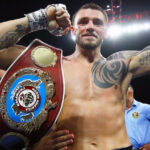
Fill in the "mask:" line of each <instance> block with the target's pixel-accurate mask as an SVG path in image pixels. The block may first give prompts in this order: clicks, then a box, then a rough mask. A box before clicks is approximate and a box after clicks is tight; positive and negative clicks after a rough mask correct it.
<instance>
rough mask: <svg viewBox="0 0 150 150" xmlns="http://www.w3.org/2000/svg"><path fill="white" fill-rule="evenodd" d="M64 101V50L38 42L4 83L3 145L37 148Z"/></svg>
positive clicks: (0, 109) (0, 97)
mask: <svg viewBox="0 0 150 150" xmlns="http://www.w3.org/2000/svg"><path fill="white" fill-rule="evenodd" d="M63 101H64V78H63V70H62V51H61V50H60V49H57V48H55V47H52V46H49V45H47V44H45V43H43V42H42V41H40V40H34V41H33V42H32V43H31V44H30V45H29V46H28V47H27V48H26V49H25V50H24V51H23V53H22V54H21V55H20V56H19V57H18V58H17V59H16V61H15V62H14V63H13V64H12V65H11V66H10V67H9V69H8V70H7V72H6V74H5V76H4V77H3V78H2V80H1V83H0V145H1V146H2V147H4V148H6V149H15V148H16V149H21V148H22V147H28V146H30V145H33V144H34V143H35V142H36V141H37V140H39V139H40V138H41V137H42V136H43V135H44V134H46V133H48V132H49V131H50V129H51V128H52V126H53V125H54V124H55V122H56V120H57V118H58V116H59V114H60V111H61V108H62V105H63Z"/></svg>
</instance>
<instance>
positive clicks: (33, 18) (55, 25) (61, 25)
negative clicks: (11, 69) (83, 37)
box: [0, 4, 71, 70]
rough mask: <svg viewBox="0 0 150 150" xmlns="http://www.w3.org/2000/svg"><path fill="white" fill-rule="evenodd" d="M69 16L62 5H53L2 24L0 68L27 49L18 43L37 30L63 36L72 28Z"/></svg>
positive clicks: (4, 67)
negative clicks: (44, 30)
mask: <svg viewBox="0 0 150 150" xmlns="http://www.w3.org/2000/svg"><path fill="white" fill-rule="evenodd" d="M70 25H71V23H70V19H69V14H68V12H67V10H66V8H65V6H64V5H62V4H55V5H54V4H53V5H49V6H47V7H46V8H45V9H40V10H38V11H35V12H33V13H29V14H27V15H26V16H25V17H23V18H20V19H16V20H11V21H7V22H3V23H0V68H1V69H4V70H6V69H7V68H8V66H10V64H11V63H12V62H13V61H14V60H15V59H16V57H17V56H18V55H19V54H20V53H21V52H22V50H23V49H24V48H25V47H23V46H20V45H16V43H17V42H18V41H19V40H20V39H21V38H22V37H23V36H25V35H26V34H28V33H30V32H33V31H37V30H43V29H46V30H48V31H49V32H50V33H51V34H53V35H55V36H61V35H64V34H66V33H67V32H68V30H69V28H70Z"/></svg>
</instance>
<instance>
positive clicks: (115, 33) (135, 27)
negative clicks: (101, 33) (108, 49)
mask: <svg viewBox="0 0 150 150" xmlns="http://www.w3.org/2000/svg"><path fill="white" fill-rule="evenodd" d="M147 30H150V23H146V22H145V23H143V24H139V23H137V24H135V23H133V24H130V25H127V24H126V25H125V26H124V25H123V24H114V25H113V24H111V25H110V26H109V28H108V30H107V37H108V38H110V39H116V38H119V37H120V36H121V35H126V34H136V33H138V32H141V31H147Z"/></svg>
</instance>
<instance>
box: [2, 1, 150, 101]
mask: <svg viewBox="0 0 150 150" xmlns="http://www.w3.org/2000/svg"><path fill="white" fill-rule="evenodd" d="M86 2H95V3H97V4H100V5H101V6H102V7H103V8H104V9H106V5H107V4H110V0H80V1H79V0H74V1H73V0H0V22H3V21H7V20H12V19H17V18H20V17H23V16H24V14H27V13H30V12H33V11H36V10H38V9H40V8H45V7H46V6H47V5H48V4H53V3H64V4H65V5H66V6H67V8H68V11H69V13H70V15H71V16H72V14H73V13H74V12H75V11H76V10H77V9H78V8H79V7H80V6H81V5H82V4H85V3H86ZM143 11H149V12H150V0H122V14H123V15H129V14H134V13H139V12H143ZM147 21H149V22H150V20H147ZM141 22H142V20H141ZM35 38H38V39H40V40H42V41H44V42H46V43H48V44H50V45H53V46H55V47H58V48H61V49H63V52H64V55H65V56H66V55H69V54H71V53H73V51H74V46H75V44H74V42H73V41H72V39H71V37H70V33H69V34H68V35H66V36H63V37H54V36H52V35H50V34H49V32H48V31H38V32H35V33H31V34H29V35H27V36H25V37H24V38H23V39H22V40H21V41H20V42H19V43H20V44H23V45H26V46H27V45H28V44H29V43H30V42H31V41H32V40H33V39H35ZM148 45H150V31H143V32H140V33H138V34H134V35H131V34H130V35H125V36H122V37H120V38H119V39H116V40H109V39H106V40H105V41H104V43H103V46H102V54H103V55H104V56H105V57H107V56H109V55H110V54H112V53H114V52H117V51H120V50H128V49H129V50H141V49H143V48H144V47H146V46H148ZM132 85H133V87H134V90H135V98H136V99H137V100H139V101H142V102H146V103H150V74H149V75H145V76H143V77H139V78H137V79H134V80H133V81H132Z"/></svg>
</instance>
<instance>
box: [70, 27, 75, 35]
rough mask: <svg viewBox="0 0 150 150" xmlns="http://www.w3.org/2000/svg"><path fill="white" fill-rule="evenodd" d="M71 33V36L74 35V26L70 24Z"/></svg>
mask: <svg viewBox="0 0 150 150" xmlns="http://www.w3.org/2000/svg"><path fill="white" fill-rule="evenodd" d="M70 29H71V35H72V36H73V35H74V31H75V28H74V26H73V25H71V28H70Z"/></svg>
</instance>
